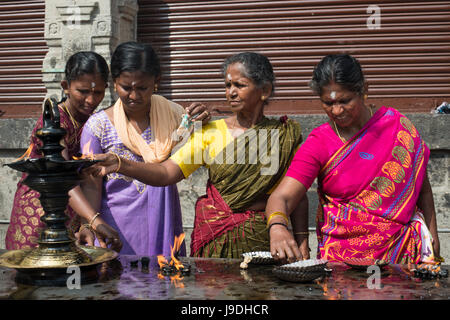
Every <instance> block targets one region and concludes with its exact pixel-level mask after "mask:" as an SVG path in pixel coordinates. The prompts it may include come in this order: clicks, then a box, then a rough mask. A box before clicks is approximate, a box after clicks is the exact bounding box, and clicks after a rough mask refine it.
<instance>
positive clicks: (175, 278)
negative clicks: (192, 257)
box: [170, 274, 184, 288]
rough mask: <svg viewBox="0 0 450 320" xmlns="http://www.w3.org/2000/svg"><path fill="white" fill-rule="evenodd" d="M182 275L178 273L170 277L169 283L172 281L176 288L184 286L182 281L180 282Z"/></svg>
mask: <svg viewBox="0 0 450 320" xmlns="http://www.w3.org/2000/svg"><path fill="white" fill-rule="evenodd" d="M182 280H183V277H181V276H180V275H179V274H176V275H174V276H171V277H170V283H172V284H173V285H174V286H175V287H176V288H184V283H183V282H181V281H182Z"/></svg>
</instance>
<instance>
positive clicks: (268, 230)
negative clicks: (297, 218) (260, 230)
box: [267, 222, 289, 233]
mask: <svg viewBox="0 0 450 320" xmlns="http://www.w3.org/2000/svg"><path fill="white" fill-rule="evenodd" d="M277 224H279V225H281V226H284V227H285V228H286V230H289V229H288V226H287V225H285V224H284V223H281V222H274V223H272V224H271V225H269V228H268V229H267V232H269V233H270V228H272V227H273V226H274V225H277Z"/></svg>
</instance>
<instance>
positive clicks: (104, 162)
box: [82, 153, 120, 177]
mask: <svg viewBox="0 0 450 320" xmlns="http://www.w3.org/2000/svg"><path fill="white" fill-rule="evenodd" d="M94 160H100V161H101V162H98V163H96V164H94V165H92V166H90V167H88V168H86V169H83V171H82V172H83V175H92V176H94V177H104V176H106V175H107V174H108V173H111V172H117V170H118V169H119V166H120V163H119V156H118V155H115V154H113V153H102V154H94Z"/></svg>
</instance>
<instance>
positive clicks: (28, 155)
mask: <svg viewBox="0 0 450 320" xmlns="http://www.w3.org/2000/svg"><path fill="white" fill-rule="evenodd" d="M33 147H34V143H31V144H30V146H29V147H28V149H27V151H25V153H24V154H23V155H21V156H20V157H19V158H17V159H16V160H14V162H16V161H20V160H22V159H24V160H26V159H28V158H29V157H30V154H31V150H33Z"/></svg>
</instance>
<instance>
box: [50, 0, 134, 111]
mask: <svg viewBox="0 0 450 320" xmlns="http://www.w3.org/2000/svg"><path fill="white" fill-rule="evenodd" d="M137 11H138V5H137V0H101V1H100V0H98V1H93V0H58V1H55V0H45V39H46V41H47V46H48V48H49V50H48V53H47V55H46V57H45V59H44V62H43V68H42V79H43V82H44V84H45V86H46V87H47V96H46V97H47V98H48V97H54V98H55V99H58V100H59V99H61V97H62V94H63V91H62V89H61V85H60V82H61V80H63V79H64V67H65V64H66V61H67V59H68V58H69V57H70V56H71V55H72V54H74V53H76V52H79V51H95V52H97V53H98V54H100V55H102V56H103V57H104V58H105V59H106V61H107V62H108V64H109V63H110V61H111V54H112V52H113V51H114V49H115V48H116V46H117V45H118V44H119V43H121V42H124V41H130V40H136V21H137ZM115 99H116V97H115V96H114V92H113V85H112V83H111V82H110V84H109V87H108V89H107V91H106V94H105V98H104V99H103V102H102V104H101V105H100V108H103V107H107V106H109V105H111V104H112V102H114V101H115Z"/></svg>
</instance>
